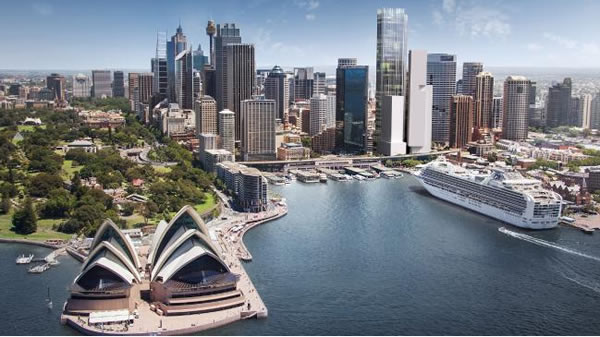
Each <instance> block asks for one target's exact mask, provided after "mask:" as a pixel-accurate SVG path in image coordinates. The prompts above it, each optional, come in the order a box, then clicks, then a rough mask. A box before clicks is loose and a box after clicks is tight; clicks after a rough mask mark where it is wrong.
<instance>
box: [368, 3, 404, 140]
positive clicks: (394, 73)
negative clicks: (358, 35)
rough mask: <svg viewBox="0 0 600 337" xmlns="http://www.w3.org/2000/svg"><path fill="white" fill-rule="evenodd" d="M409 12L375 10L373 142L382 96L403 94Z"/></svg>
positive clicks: (378, 131)
mask: <svg viewBox="0 0 600 337" xmlns="http://www.w3.org/2000/svg"><path fill="white" fill-rule="evenodd" d="M407 31H408V15H406V12H405V11H404V9H402V8H383V9H378V10H377V62H376V64H375V67H376V79H375V81H376V89H375V104H376V105H375V133H374V135H373V136H374V141H375V143H377V142H378V140H379V133H380V130H381V105H382V103H383V96H404V95H405V92H404V91H405V85H406V84H405V78H404V76H405V72H406V57H407V56H406V55H407V49H406V43H407V41H406V36H407Z"/></svg>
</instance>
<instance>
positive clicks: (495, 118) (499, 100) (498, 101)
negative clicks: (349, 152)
mask: <svg viewBox="0 0 600 337" xmlns="http://www.w3.org/2000/svg"><path fill="white" fill-rule="evenodd" d="M503 103H504V98H503V97H494V98H493V100H492V118H491V122H492V125H491V127H492V128H493V129H502V113H503V112H504V109H503V107H502V105H503Z"/></svg>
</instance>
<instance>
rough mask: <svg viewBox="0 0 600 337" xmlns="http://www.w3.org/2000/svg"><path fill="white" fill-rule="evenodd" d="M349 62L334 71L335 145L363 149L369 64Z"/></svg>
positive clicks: (364, 149) (365, 131)
mask: <svg viewBox="0 0 600 337" xmlns="http://www.w3.org/2000/svg"><path fill="white" fill-rule="evenodd" d="M354 61H355V60H354ZM349 64H352V63H346V65H343V64H338V68H337V70H336V94H335V97H336V118H335V119H336V129H337V132H336V133H337V135H336V146H337V147H339V148H342V147H344V148H346V149H347V150H351V151H356V150H358V151H366V134H367V119H368V116H367V113H368V100H369V67H368V66H362V65H360V66H359V65H356V64H354V65H349ZM311 113H312V111H311Z"/></svg>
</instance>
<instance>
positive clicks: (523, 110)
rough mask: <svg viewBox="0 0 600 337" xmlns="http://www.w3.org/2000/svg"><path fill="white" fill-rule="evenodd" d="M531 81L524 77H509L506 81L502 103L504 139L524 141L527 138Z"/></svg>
mask: <svg viewBox="0 0 600 337" xmlns="http://www.w3.org/2000/svg"><path fill="white" fill-rule="evenodd" d="M529 87H530V81H529V80H528V79H527V78H525V77H523V76H509V77H507V78H506V80H505V81H504V101H503V103H502V106H503V108H502V109H503V111H502V138H504V139H508V140H516V141H522V140H525V139H526V138H527V131H528V130H527V129H528V127H529V124H528V113H529Z"/></svg>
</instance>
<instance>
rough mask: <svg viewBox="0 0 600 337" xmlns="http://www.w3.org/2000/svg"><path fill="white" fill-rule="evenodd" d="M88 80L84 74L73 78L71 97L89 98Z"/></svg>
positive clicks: (89, 86)
mask: <svg viewBox="0 0 600 337" xmlns="http://www.w3.org/2000/svg"><path fill="white" fill-rule="evenodd" d="M90 88H91V85H90V78H89V77H88V76H87V75H84V74H77V75H76V76H73V97H90V95H91V90H90Z"/></svg>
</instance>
